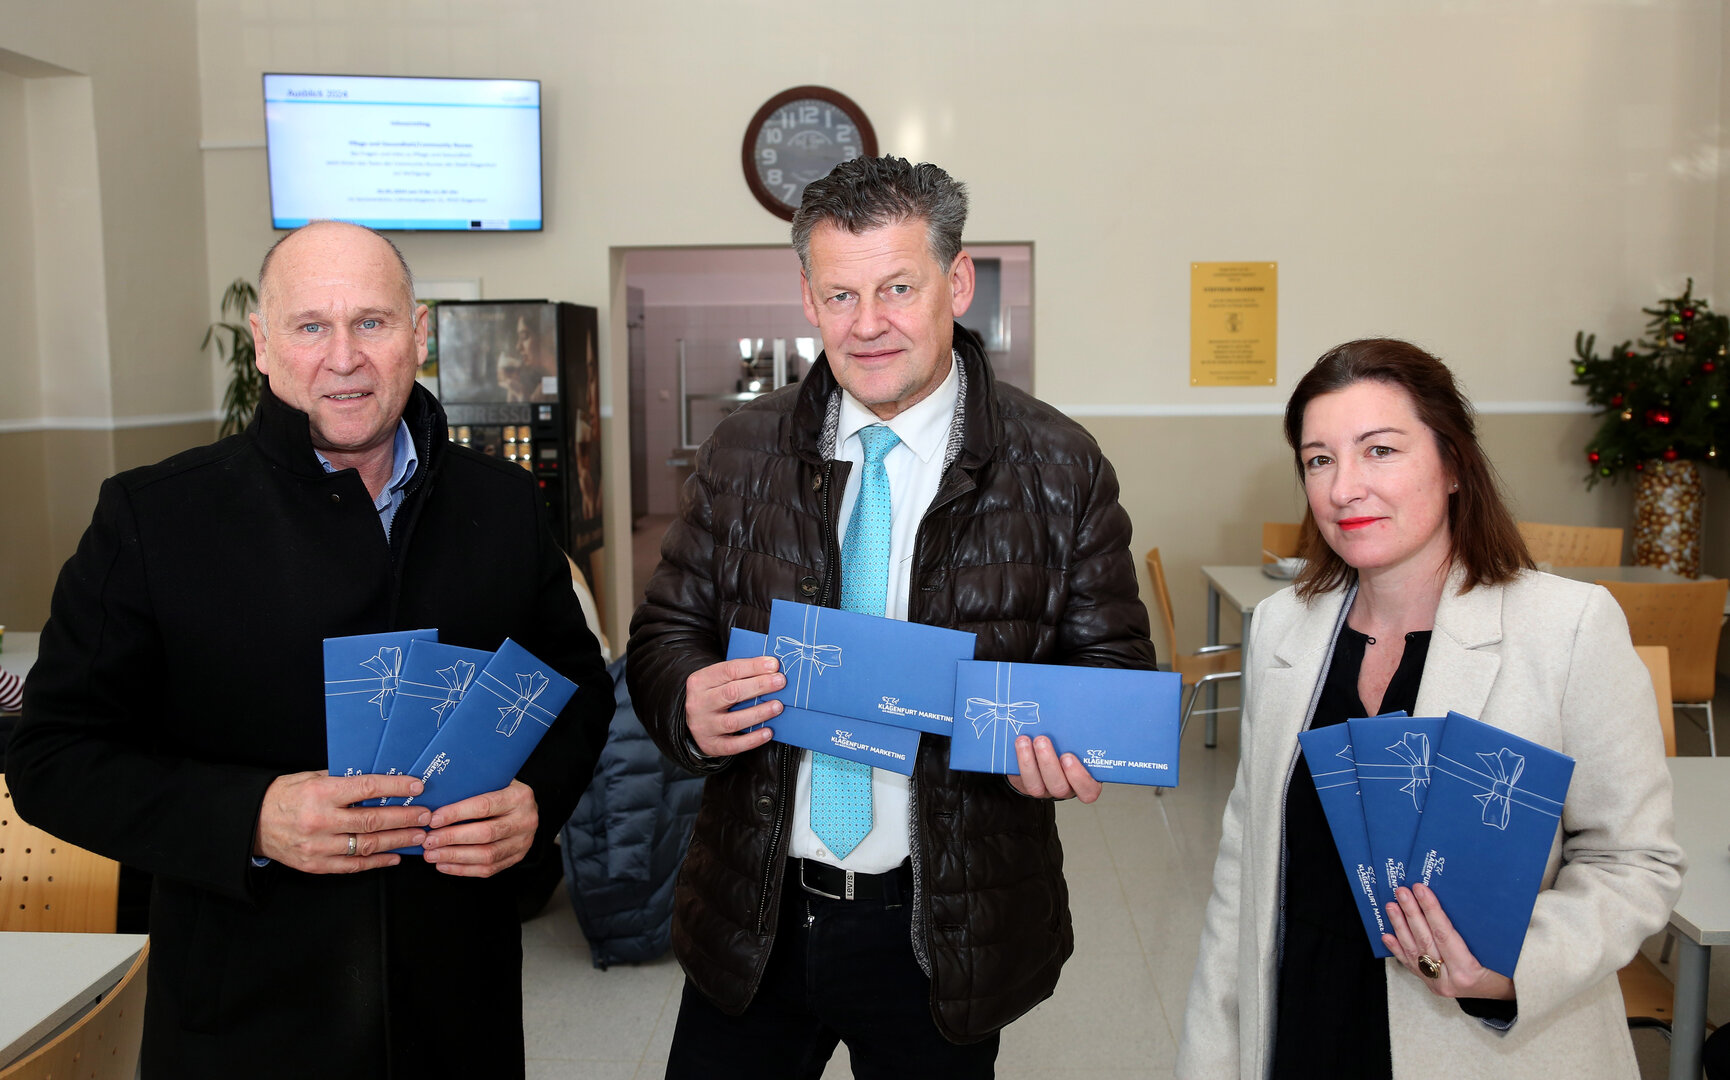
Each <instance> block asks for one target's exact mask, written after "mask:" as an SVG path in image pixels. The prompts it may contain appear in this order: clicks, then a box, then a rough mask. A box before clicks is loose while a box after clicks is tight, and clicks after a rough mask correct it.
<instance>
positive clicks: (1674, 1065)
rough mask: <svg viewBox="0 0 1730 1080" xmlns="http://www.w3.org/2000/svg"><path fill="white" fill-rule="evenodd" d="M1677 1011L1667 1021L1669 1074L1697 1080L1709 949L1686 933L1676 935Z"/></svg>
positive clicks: (1704, 1030) (1709, 960) (1704, 1031)
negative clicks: (1668, 1032) (1668, 1029)
mask: <svg viewBox="0 0 1730 1080" xmlns="http://www.w3.org/2000/svg"><path fill="white" fill-rule="evenodd" d="M1676 948H1677V950H1678V951H1677V954H1676V1015H1675V1018H1674V1019H1673V1020H1671V1022H1670V1077H1671V1080H1676V1078H1677V1077H1685V1078H1690V1080H1698V1078H1699V1076H1700V1046H1701V1044H1702V1043H1703V1042H1705V1041H1706V984H1707V982H1708V981H1709V980H1708V977H1709V975H1710V974H1711V965H1712V950H1711V949H1710V948H1709V947H1707V946H1705V945H1702V944H1700V943H1699V942H1697V941H1694V940H1692V939H1691V938H1689V937H1688V936H1687V935H1686V934H1677V935H1676Z"/></svg>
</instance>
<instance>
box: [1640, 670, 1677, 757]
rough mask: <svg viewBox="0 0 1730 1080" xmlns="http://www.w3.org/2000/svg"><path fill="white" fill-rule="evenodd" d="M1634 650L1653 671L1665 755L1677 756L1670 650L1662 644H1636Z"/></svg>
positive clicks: (1653, 683) (1653, 688)
mask: <svg viewBox="0 0 1730 1080" xmlns="http://www.w3.org/2000/svg"><path fill="white" fill-rule="evenodd" d="M1634 651H1635V652H1637V653H1639V654H1640V659H1641V661H1643V662H1644V663H1645V665H1646V670H1647V671H1649V672H1651V673H1652V692H1653V693H1654V694H1656V695H1658V726H1659V727H1660V728H1662V729H1663V730H1664V756H1665V757H1675V756H1676V707H1675V706H1674V705H1673V704H1671V703H1672V702H1674V701H1675V700H1676V699H1675V698H1673V697H1671V696H1670V650H1669V649H1667V648H1665V647H1664V646H1662V645H1636V646H1634Z"/></svg>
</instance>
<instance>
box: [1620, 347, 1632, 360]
mask: <svg viewBox="0 0 1730 1080" xmlns="http://www.w3.org/2000/svg"><path fill="white" fill-rule="evenodd" d="M1622 355H1624V356H1626V357H1627V358H1628V359H1630V360H1632V359H1634V350H1633V349H1629V350H1628V351H1627V352H1625V353H1623V354H1622Z"/></svg>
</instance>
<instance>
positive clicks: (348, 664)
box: [324, 630, 439, 776]
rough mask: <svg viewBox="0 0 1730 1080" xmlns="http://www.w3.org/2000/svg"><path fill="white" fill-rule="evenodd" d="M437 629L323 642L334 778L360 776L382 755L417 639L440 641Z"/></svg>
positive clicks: (326, 720)
mask: <svg viewBox="0 0 1730 1080" xmlns="http://www.w3.org/2000/svg"><path fill="white" fill-rule="evenodd" d="M438 636H439V632H438V631H437V630H399V631H395V632H393V633H388V634H357V635H355V636H353V637H334V638H325V639H324V738H325V757H326V759H327V761H328V762H329V766H330V775H332V776H358V775H360V774H361V773H364V772H367V771H369V770H371V768H372V762H373V759H374V758H376V757H377V756H378V742H379V736H381V735H383V734H384V725H385V720H386V718H388V717H389V716H390V711H391V707H392V706H393V705H394V703H395V700H396V694H397V684H398V682H399V681H400V679H401V677H402V664H403V656H404V654H406V653H407V652H408V650H409V644H410V643H411V642H414V641H437V640H438Z"/></svg>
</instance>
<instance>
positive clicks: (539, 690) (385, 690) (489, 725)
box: [324, 630, 577, 807]
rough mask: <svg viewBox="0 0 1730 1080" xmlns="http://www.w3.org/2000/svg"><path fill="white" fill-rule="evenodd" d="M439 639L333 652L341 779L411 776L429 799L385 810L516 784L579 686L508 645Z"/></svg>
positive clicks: (398, 640) (366, 640)
mask: <svg viewBox="0 0 1730 1080" xmlns="http://www.w3.org/2000/svg"><path fill="white" fill-rule="evenodd" d="M437 637H438V634H437V631H433V630H412V631H406V632H403V633H395V634H362V635H358V636H355V637H344V638H327V639H325V642H324V678H325V683H324V685H325V731H326V738H327V740H328V744H329V747H328V750H329V761H330V773H331V775H332V776H353V775H356V774H359V773H366V772H372V773H408V774H410V775H413V776H418V777H420V779H421V782H422V783H423V784H425V786H426V787H425V790H424V791H423V792H422V793H421V794H420V795H418V796H414V797H410V798H404V799H388V800H384V801H386V802H390V803H400V804H404V805H406V804H409V803H419V804H421V805H424V806H431V807H439V806H448V805H449V804H451V803H455V802H461V801H462V800H463V799H466V798H469V797H470V796H473V795H479V794H482V793H483V792H488V791H497V790H499V789H500V788H502V787H504V786H505V785H507V784H509V783H510V782H511V779H512V778H513V777H515V776H516V774H517V771H518V770H519V769H521V768H522V765H523V762H524V761H527V760H528V757H529V754H530V753H531V752H532V751H533V750H534V748H535V746H536V745H537V744H538V743H539V742H540V741H541V736H542V735H544V734H545V733H546V731H547V729H548V728H550V727H551V726H552V723H553V720H554V719H555V718H556V717H557V716H558V715H559V711H560V710H561V709H563V708H564V707H565V703H566V702H568V701H570V699H571V696H572V695H573V694H575V693H576V690H577V687H576V684H575V683H573V682H571V681H570V680H569V679H567V678H565V677H564V676H563V675H560V674H559V673H558V672H557V671H554V670H553V669H552V668H551V667H550V666H549V665H547V664H545V663H543V662H542V661H540V660H537V659H536V658H535V657H534V656H533V655H531V654H530V653H529V651H528V650H527V649H524V648H523V647H522V646H521V645H518V644H517V643H516V642H514V641H512V640H510V639H509V638H506V639H505V641H504V643H503V644H502V645H500V646H499V647H498V650H497V651H496V652H486V651H484V650H481V649H464V648H459V647H457V646H455V645H443V644H440V643H439V642H438V640H437Z"/></svg>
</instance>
